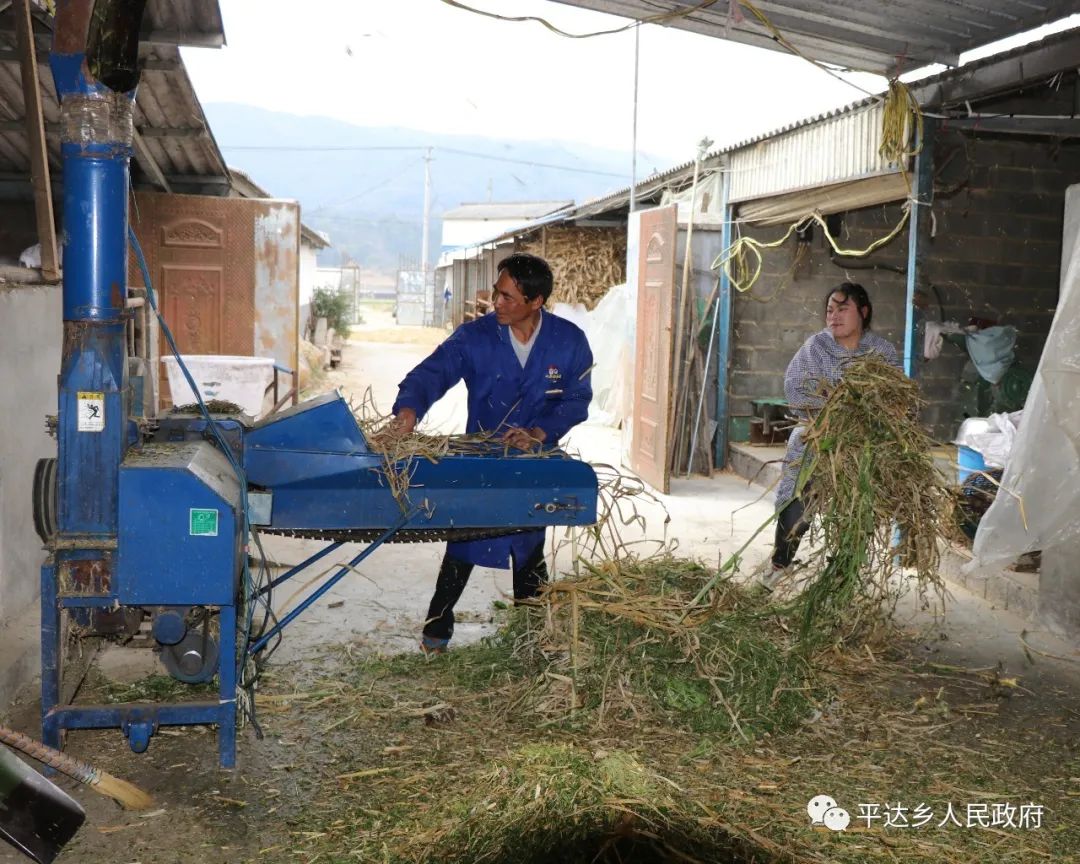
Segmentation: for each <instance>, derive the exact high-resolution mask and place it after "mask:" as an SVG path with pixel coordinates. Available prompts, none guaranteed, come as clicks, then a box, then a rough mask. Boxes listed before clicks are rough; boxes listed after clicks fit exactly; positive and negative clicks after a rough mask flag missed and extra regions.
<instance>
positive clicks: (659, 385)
mask: <svg viewBox="0 0 1080 864" xmlns="http://www.w3.org/2000/svg"><path fill="white" fill-rule="evenodd" d="M675 239H676V207H675V206H674V205H673V206H671V207H661V208H657V209H655V210H647V211H645V212H644V213H642V214H641V235H640V241H639V253H638V256H639V257H638V303H637V343H636V346H635V361H634V369H635V375H634V418H633V422H634V436H633V448H632V449H631V452H630V467H631V468H633V470H634V471H635V472H636V473H637V474H638V475H639V476H640V477H641V478H642V479H643V480H645V481H646V482H647V483H649V484H650V485H651V486H653V487H654V488H656V489H658V490H659V491H660V492H663V493H664V494H667V493H668V492H669V491H670V486H671V482H670V480H671V477H670V471H669V465H670V460H669V459H668V425H669V424H668V418H669V415H670V411H671V395H672V394H671V345H672V343H671V331H672V325H673V321H674V315H675Z"/></svg>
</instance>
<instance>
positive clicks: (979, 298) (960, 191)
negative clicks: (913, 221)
mask: <svg viewBox="0 0 1080 864" xmlns="http://www.w3.org/2000/svg"><path fill="white" fill-rule="evenodd" d="M1041 101H1044V99H1043V97H1032V100H1031V103H1024V102H1022V101H1020V102H1018V101H1017V99H1015V98H1013V99H1012V100H1011V101H1010V103H1009V108H1010V109H1011V110H1015V111H1018V112H1025V113H1038V112H1040V111H1045V110H1047V109H1046V106H1043V105H1042V104H1036V103H1040V102H1041ZM983 110H993V106H984V108H983ZM935 156H936V160H937V166H938V173H937V177H936V188H937V190H938V192H937V197H936V200H935V203H934V208H933V212H934V227H935V232H934V237H933V238H932V239H931V240H930V241H929V242H928V243H927V244H926V246H925V247H924V248H923V252H922V255H923V259H922V260H923V265H924V270H923V274H922V275H923V279H922V281H921V282H920V286H919V287H920V288H921V289H922V291H923V292H924V293H925V295H926V298H927V307H926V309H925V313H924V314H925V315H927V316H928V317H929V318H930V320H938V319H939V318H940V317H941V314H942V307H943V309H944V316H945V318H946V320H955V321H959V322H960V323H961V324H964V323H966V322H967V319H968V318H969V317H972V316H975V317H982V318H992V319H997V320H999V321H1000V322H1001V323H1002V324H1011V325H1013V326H1014V327H1016V328H1017V330H1018V331H1019V338H1018V342H1017V355H1018V358H1019V359H1020V360H1021V361H1022V362H1024V363H1025V364H1027V365H1028V366H1029V367H1030V368H1031V369H1034V368H1035V366H1036V365H1037V363H1038V359H1039V355H1040V354H1041V352H1042V346H1043V342H1044V341H1045V338H1046V333H1047V331H1048V330H1049V327H1050V322H1051V320H1052V318H1053V315H1054V310H1055V307H1056V304H1057V295H1058V282H1059V278H1060V260H1061V230H1062V215H1063V205H1064V196H1065V188H1066V187H1067V186H1069V185H1071V184H1074V183H1080V146H1078V145H1074V144H1069V143H1065V144H1061V143H1059V142H1054V141H1051V140H1049V139H1036V138H1025V137H1019V136H996V137H987V136H979V135H972V134H970V133H961V132H958V131H953V130H949V129H948V128H946V129H945V130H944V131H943V132H942V133H941V134H940V135H939V138H938V145H937V150H936V154H935ZM900 215H901V210H900V206H899V204H893V205H887V206H879V207H871V208H866V209H863V210H857V211H851V212H848V213H845V214H844V215H843V220H842V229H841V241H842V242H841V245H842V246H844V247H847V248H857V247H862V246H865V245H868V244H869V243H870V242H872V241H873V240H874V239H876V238H877V237H880V236H882V235H884V234H886V233H888V231H889V230H890V229H891V228H892V227H893V226H894V225H895V224H896V222H897V221H898V220H899V218H900ZM785 230H786V228H755V227H752V226H751V227H749V228H747V229H745V232H744V233H749V234H750V235H751V236H753V237H755V238H757V239H759V240H762V241H769V240H773V239H776V238H778V237H780V236H782V234H783V233H784V231H785ZM810 247H811V253H810V257H809V260H808V262H806V263H805V264H804V265H802V266H800V268H799V269H798V270H797V271H795V272H793V271H792V264H793V260H794V252H795V248H796V242H795V240H794V239H793V238H792V239H789V240H788V242H787V243H785V244H784V246H783V247H781V248H779V249H776V250H771V251H769V252H766V253H765V264H764V271H763V273H762V276H761V278H760V279H759V281H758V283H757V285H755V287H754V289H753V290H752V291H751V292H749V294H746V295H736V297H735V301H734V316H733V325H734V340H733V356H732V369H731V384H730V387H731V390H730V395H731V412H732V415H733V416H738V415H747V414H749V413H750V402H749V400H750V399H751V398H755V397H765V396H782V395H783V374H784V370H785V368H786V366H787V363H788V361H789V360H790V358H791V356H792V354H794V352H795V351H796V350H797V349H798V348H799V346H800V345H801V344H802V342H803V341H804V340H805V339H806V337H807V336H809V335H810V334H811V333H813V332H815V331H816V330H819V329H821V327H822V326H823V303H824V297H825V295H826V293H827V291H828V289H829V288H830V287H832V286H835V285H836V284H838V283H840V282H842V281H845V280H847V281H854V282H860V283H862V284H863V285H864V286H865V287H866V289H867V291H868V292H869V294H870V298H871V300H872V302H873V304H874V329H875V330H876V331H877V332H879V333H880V334H882V335H883V336H885V337H886V338H888V339H889V340H890V341H892V342H893V344H894V345H895V346H896V347H897V351H898V352H901V351H902V348H903V329H904V305H905V277H904V276H903V275H902V274H901V273H897V272H894V271H892V270H890V269H871V270H867V269H856V267H861V266H864V265H865V264H867V263H872V264H874V265H877V266H878V267H884V268H889V267H893V268H900V269H902V268H903V267H904V266H906V260H907V232H906V231H904V232H902V233H901V234H900V235H899V236H898V237H897V238H896V239H895V240H894V241H893V242H892V243H890V244H889V245H888V246H886V247H884V248H882V249H880V250H878V251H876V252H875V253H873V254H872V255H871V256H870V257H869V258H867V259H862V262H861V263H860V262H854V266H846V267H841V266H837V265H836V264H834V263H833V262H832V261H831V260H830V251H831V250H829V249H828V248H827V246H826V245H825V244H824V242H823V238H822V236H821V232H820V231H816V232H815V236H814V237H813V239H812V241H811V243H810ZM934 289H936V291H935V290H934ZM939 295H940V302H939V299H938V298H939ZM916 347H917V349H918V350H919V352H920V356H921V349H922V336H921V333H920V335H919V339H918V340H917V342H916ZM966 361H967V355H966V352H964V351H963V350H962V349H960V348H956V347H952V346H950V345H946V346H945V347H944V350H943V351H942V354H941V356H940V357H939V358H938V359H937V360H934V361H931V362H926V363H921V362H920V364H919V370H918V376H919V380H920V381H921V382H922V385H923V390H924V395H925V396H926V398H927V400H928V405H927V409H926V411H925V414H924V417H923V419H924V421H925V422H926V424H927V426H928V427H929V428H930V430H931V431H932V433H933V434H934V435H936V436H937V437H939V438H940V439H942V440H949V439H951V438H952V436H953V435H954V434H955V431H956V428H957V426H958V425H959V423H960V421H961V420H962V419H963V417H962V411H961V408H960V406H959V405H958V402H957V400H958V396H959V377H960V372H961V370H962V368H963V366H964V364H965V363H966Z"/></svg>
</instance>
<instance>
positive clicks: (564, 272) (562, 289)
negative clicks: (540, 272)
mask: <svg viewBox="0 0 1080 864" xmlns="http://www.w3.org/2000/svg"><path fill="white" fill-rule="evenodd" d="M519 246H520V249H519V251H521V252H531V253H532V254H534V255H541V256H543V257H544V258H545V259H546V260H547V262H548V263H549V264H550V265H551V271H552V274H553V275H554V277H555V290H554V292H553V293H552V295H551V301H550V302H552V303H570V304H575V303H583V304H584V305H585V308H586V309H592V308H593V307H594V306H596V304H597V303H599V302H600V299H601V298H602V297H603V296H604V295H605V294H606V293H607V290H608V289H609V288H610V287H611V286H612V285H619V284H621V283H623V282H625V281H626V232H625V231H622V230H619V229H617V228H578V227H575V226H551V227H548V228H546V229H544V230H543V231H542V232H538V233H537V234H534V235H533V236H532V237H531V238H530V239H529V240H526V241H524V242H522V243H520V244H519Z"/></svg>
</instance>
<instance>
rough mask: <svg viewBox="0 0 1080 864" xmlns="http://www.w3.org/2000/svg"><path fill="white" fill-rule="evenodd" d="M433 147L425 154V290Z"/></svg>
mask: <svg viewBox="0 0 1080 864" xmlns="http://www.w3.org/2000/svg"><path fill="white" fill-rule="evenodd" d="M432 149H433V148H431V147H428V148H427V153H426V154H425V156H424V233H423V239H422V240H421V241H420V274H421V280H422V282H423V285H424V291H427V274H428V243H429V235H430V232H431V151H432Z"/></svg>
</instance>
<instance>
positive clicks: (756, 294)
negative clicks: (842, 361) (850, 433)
mask: <svg viewBox="0 0 1080 864" xmlns="http://www.w3.org/2000/svg"><path fill="white" fill-rule="evenodd" d="M901 215H902V214H901V210H900V207H899V206H898V205H888V206H882V207H870V208H866V209H864V210H856V211H852V212H849V213H846V214H844V218H843V222H842V226H841V228H840V237H839V242H840V245H841V248H843V249H859V248H863V247H865V246H868V245H869V244H870V243H872V242H873V241H874V240H875V239H877V238H878V237H881V236H883V235H885V234H888V233H889V231H891V230H892V228H893V227H895V225H896V224H897V222H898V221H899V220H900V218H901ZM786 230H787V229H786V227H776V228H755V227H752V226H751V227H749V228H744V234H748V235H750V236H752V237H754V238H755V239H757V240H760V241H763V242H770V241H773V240H777V239H779V238H780V237H781V236H783V234H784V232H785V231H786ZM906 238H907V234H906V232H901V234H900V235H899V236H898V237H897V238H896V239H895V240H894V241H893V242H892V243H890V244H889V245H888V246H886V247H884V248H883V249H881V250H879V251H878V252H876V253H875V254H874V256H873V258H872V259H870V260H872V262H873V263H874V264H875V265H876V267H878V268H887V267H899V266H901V265H903V263H904V261H905V257H906V254H907V247H906ZM809 246H810V252H809V258H808V259H807V260H805V261H804V262H803V263H802V264H800V265H799V266H798V267H797V268H796V267H795V266H794V264H795V254H796V248H797V243H796V241H795V239H794V237H792V238H789V240H788V241H787V242H786V243H785V244H784V245H783V246H781V247H779V248H778V249H773V250H768V251H766V252H765V253H764V265H763V270H762V274H761V277H760V278H759V279H758V281H757V283H756V284H755V285H754V287H753V288H752V289H751V290H750V291H748V292H746V293H742V294H740V293H736V295H735V298H734V309H733V317H732V322H733V329H734V337H733V342H732V347H733V351H732V366H731V383H730V387H731V389H730V403H731V413H732V415H734V416H746V415H749V414H750V413H751V405H750V400H751V399H755V398H762V397H770V396H777V397H782V396H783V395H784V370H785V369H786V368H787V364H788V362H789V361H790V360H791V357H792V355H793V354H794V353H795V352H796V351H797V350H798V349H799V347H800V346H801V345H802V344H803V342H805V341H806V339H807V337H809V336H810V335H811V334H813V333H816V332H817V331H818V330H821V329H822V328H823V327H824V326H825V298H826V297H827V296H828V293H829V290H830V289H831V288H835V287H836V286H837V285H839V284H840V283H841V282H858V283H860V284H861V285H863V286H864V287H865V288H866V290H867V292H868V293H869V295H870V301H871V303H873V306H874V318H873V329H874V330H875V331H876V332H878V333H880V334H881V335H882V336H884V337H885V338H887V339H889V340H890V341H891V342H892V343H893V344H894V345H896V346H897V351H900V349H901V348H902V343H903V328H904V291H905V288H904V277H903V276H901V275H899V274H897V273H896V272H894V271H893V270H889V269H858V270H856V269H854V268H850V267H845V266H838V265H837V264H834V263H833V261H832V260H831V252H832V250H831V248H830V247H829V246H828V245H827V243H826V241H825V238H824V232H822V231H821V230H820V228H817V227H815V230H814V234H813V237H812V238H811V240H810V243H809ZM857 263H858V262H857Z"/></svg>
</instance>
